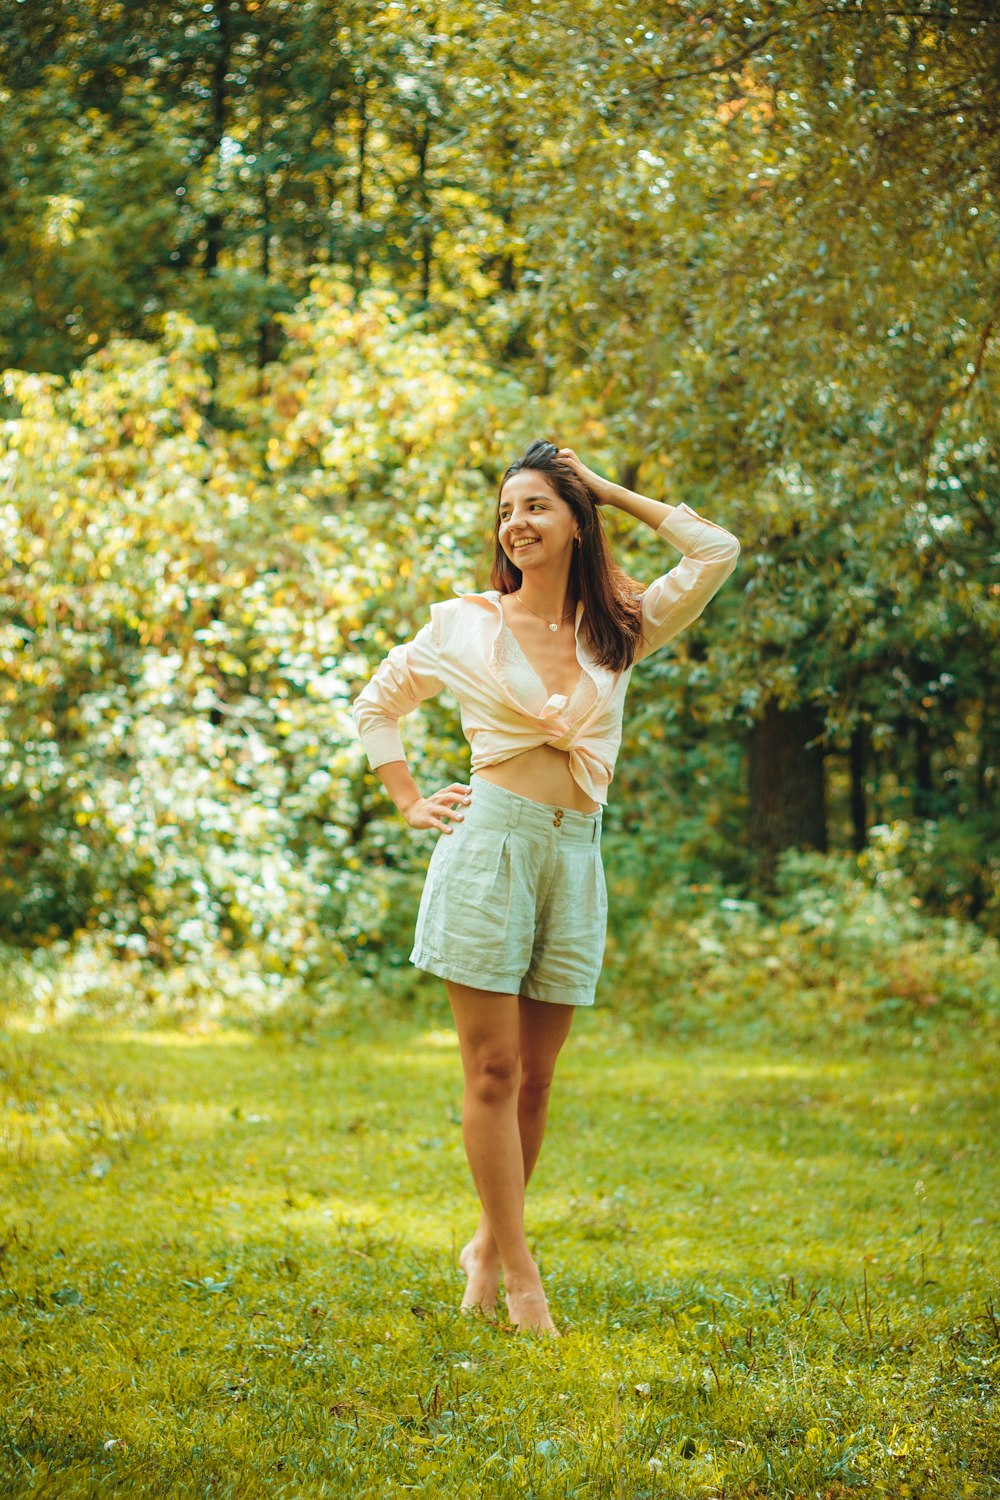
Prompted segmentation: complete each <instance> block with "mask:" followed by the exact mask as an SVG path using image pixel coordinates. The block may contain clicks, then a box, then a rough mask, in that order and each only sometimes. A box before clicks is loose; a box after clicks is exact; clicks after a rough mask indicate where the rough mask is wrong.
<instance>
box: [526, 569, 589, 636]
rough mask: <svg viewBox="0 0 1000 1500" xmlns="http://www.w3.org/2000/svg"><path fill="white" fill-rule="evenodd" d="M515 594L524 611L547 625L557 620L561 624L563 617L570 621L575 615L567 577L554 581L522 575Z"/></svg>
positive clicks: (573, 600) (571, 592) (574, 605)
mask: <svg viewBox="0 0 1000 1500" xmlns="http://www.w3.org/2000/svg"><path fill="white" fill-rule="evenodd" d="M516 593H517V599H518V602H519V603H520V604H521V605H522V606H523V607H524V608H525V609H527V610H529V611H531V613H532V614H535V615H540V616H541V617H542V619H544V620H545V621H546V622H547V623H549V624H552V623H553V622H554V621H557V620H558V621H560V622H562V620H563V618H564V617H565V616H569V618H571V619H572V617H573V615H574V613H575V609H576V599H575V597H574V594H573V589H572V585H571V584H570V580H569V577H568V576H567V577H565V578H563V579H559V580H555V579H552V578H535V577H531V578H525V577H524V576H523V574H522V576H521V586H520V588H519V589H517V591H516Z"/></svg>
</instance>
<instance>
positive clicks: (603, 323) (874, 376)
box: [0, 0, 1000, 984]
mask: <svg viewBox="0 0 1000 1500" xmlns="http://www.w3.org/2000/svg"><path fill="white" fill-rule="evenodd" d="M404 12H405V13H404ZM515 36H516V38H517V41H516V44H515V42H514V41H513V38H514V37H515ZM998 45H1000V29H998V28H997V27H996V26H995V25H994V24H993V23H992V22H989V21H987V20H986V19H984V18H982V17H980V16H978V15H977V14H975V13H972V12H969V13H967V14H966V13H963V14H957V13H956V14H951V13H950V12H949V13H948V14H947V15H944V14H941V15H938V14H937V13H930V12H926V13H925V12H923V11H920V10H915V11H913V12H900V13H899V14H895V13H894V14H893V15H891V16H883V15H881V14H876V13H875V11H874V10H873V9H872V8H871V7H868V8H865V7H857V6H839V7H827V8H825V9H824V8H821V9H820V10H818V11H815V12H810V13H809V14H808V15H806V14H804V13H803V12H802V9H801V7H800V6H797V5H796V4H794V3H793V0H780V3H777V4H775V5H774V6H772V7H770V8H769V10H768V12H767V14H766V15H764V14H763V13H761V12H760V11H754V10H753V8H751V9H750V10H749V11H748V10H747V7H746V6H745V5H739V6H737V5H734V4H730V3H723V4H721V5H720V6H716V7H713V9H712V12H711V14H704V13H702V12H701V11H697V12H695V11H692V10H691V8H690V7H688V6H685V5H674V6H669V7H666V8H665V9H664V10H663V13H662V14H659V15H657V17H656V18H655V20H651V18H650V17H649V16H648V15H647V14H646V13H645V12H644V11H643V12H641V13H640V11H638V10H637V9H636V8H635V7H634V6H630V5H623V6H622V5H620V6H617V7H614V8H612V10H611V11H610V12H608V10H607V7H604V6H599V5H597V3H596V0H585V3H583V4H582V5H581V4H579V3H577V0H573V3H572V4H569V3H567V0H555V3H554V5H551V6H546V7H543V8H542V13H540V11H539V8H538V7H537V6H534V5H527V4H523V5H522V4H515V5H514V7H513V9H511V7H510V5H509V4H505V5H503V6H501V5H500V4H499V3H497V0H485V3H483V4H479V5H477V6H476V7H474V8H470V7H468V6H467V5H465V4H462V3H457V0H456V3H453V4H448V5H445V6H443V7H442V6H439V5H434V6H430V7H428V6H425V5H422V4H420V5H416V6H413V7H408V8H406V7H400V6H398V5H394V4H391V3H384V4H383V3H380V4H376V5H364V6H360V5H357V4H354V3H349V4H346V5H342V6H340V7H338V9H337V11H336V13H335V14H334V12H332V11H331V10H330V8H329V7H328V6H325V5H323V4H322V3H320V0H295V3H292V0H268V3H267V4H266V5H262V4H258V3H257V0H238V3H237V0H232V3H229V0H227V3H225V4H218V5H216V4H210V5H201V4H197V5H196V4H188V3H186V0H185V3H180V4H179V5H177V6H175V7H173V8H172V9H171V10H170V12H169V14H168V13H167V12H165V11H164V12H161V11H159V10H157V9H156V8H155V7H154V8H152V9H149V10H148V11H146V12H143V13H142V14H141V15H140V14H138V13H134V12H133V10H132V9H131V8H129V7H121V6H111V7H108V6H105V5H100V6H99V5H97V4H96V3H93V0H85V3H81V4H79V5H76V6H74V7H73V9H72V13H67V12H66V9H65V7H62V6H56V5H54V4H51V3H49V0H32V3H31V5H17V6H14V7H9V8H8V13H6V14H5V15H4V16H3V17H2V18H0V103H2V105H3V108H2V109H0V218H2V221H3V235H2V241H0V256H2V260H3V276H2V277H0V351H2V357H0V363H2V364H9V365H10V367H11V368H10V369H9V370H7V371H6V373H5V376H4V384H3V392H4V403H5V404H4V416H5V418H6V420H5V421H4V423H3V427H2V432H0V483H2V485H3V497H4V499H3V506H2V509H0V672H2V676H0V813H2V814H3V817H2V821H0V853H2V854H3V856H4V858H3V864H2V867H0V931H4V932H6V933H7V934H8V935H9V936H11V937H13V938H14V939H16V940H17V941H18V942H20V943H26V944H31V945H34V944H39V943H43V942H45V941H48V940H50V939H52V938H54V937H61V938H66V939H71V938H72V936H73V934H75V933H81V932H94V931H97V930H101V931H104V932H106V933H107V934H109V936H110V939H111V941H112V942H113V944H114V945H115V946H116V947H117V949H118V951H119V952H121V953H135V954H137V955H145V956H149V957H151V958H152V959H154V960H156V961H159V962H160V963H162V964H163V965H164V966H166V967H169V966H170V965H171V964H172V963H175V962H179V961H183V959H184V958H185V957H191V958H193V957H194V956H196V955H197V954H199V953H201V952H202V951H203V950H204V948H205V947H206V945H213V944H219V945H221V946H222V947H223V948H228V949H229V950H230V952H231V953H233V954H239V953H240V952H243V951H246V950H253V951H255V952H256V953H257V954H258V955H259V956H260V961H261V965H262V967H263V968H264V969H265V970H267V971H269V972H270V971H273V972H274V973H276V974H281V975H287V974H298V975H300V976H302V977H308V978H309V980H310V982H313V983H315V984H320V983H322V982H324V981H323V976H325V975H328V974H329V973H330V972H331V970H332V969H335V968H336V967H337V966H338V965H342V964H344V963H345V962H348V961H350V962H353V963H356V964H357V965H358V966H359V967H360V968H361V969H362V970H363V971H366V972H368V973H372V972H374V967H375V964H376V962H377V960H378V959H379V958H384V959H387V960H388V961H389V963H390V966H395V967H398V966H399V964H400V959H399V954H400V951H401V949H402V947H403V945H404V943H405V941H406V939H405V929H406V917H407V913H408V910H409V909H410V908H409V907H408V906H407V902H409V901H412V892H413V889H414V888H415V887H414V877H415V876H416V875H417V874H418V873H419V869H420V867H421V864H422V862H423V860H424V858H425V856H426V853H427V846H426V844H425V843H422V842H421V841H415V840H413V839H412V838H411V837H410V835H409V833H408V832H407V831H406V830H405V829H404V828H403V826H402V825H401V823H400V821H399V820H398V819H395V818H392V817H387V816H386V811H387V805H386V802H385V798H384V796H383V795H382V792H381V789H380V786H379V783H378V781H377V778H374V777H372V776H371V775H370V774H369V773H368V772H367V770H366V768H365V766H364V763H363V759H362V757H361V756H360V752H359V747H358V746H357V744H356V742H355V740H354V737H353V731H352V728H351V726H350V724H349V722H348V720H347V715H346V708H347V704H348V701H349V699H350V697H351V696H352V695H353V693H354V691H356V689H357V688H358V687H359V686H360V683H361V681H362V680H363V679H364V678H365V677H366V676H367V674H368V672H369V671H370V670H371V668H372V667H373V666H374V665H375V663H376V662H377V660H378V659H379V658H380V657H381V656H382V655H384V653H385V651H386V650H387V649H388V647H389V646H391V645H392V644H393V643H395V642H396V641H398V640H400V639H403V638H405V637H406V636H407V635H409V634H411V633H412V632H413V630H414V629H415V628H416V627H417V626H419V624H420V623H422V621H423V620H424V618H426V609H427V606H428V604H429V603H430V602H431V601H432V600H433V599H435V598H440V597H443V596H447V595H448V594H449V593H450V592H451V590H452V589H454V588H468V587H482V586H484V585H485V582H486V577H485V567H486V556H485V543H486V538H487V531H488V520H487V518H488V511H489V507H490V504H491V501H492V496H493V492H494V488H495V485H496V482H497V480H498V479H499V477H500V475H501V474H502V472H503V470H504V469H505V467H506V465H507V463H508V462H509V461H510V459H511V458H512V457H513V456H514V455H515V454H516V452H517V451H519V449H520V448H521V446H522V445H523V443H524V442H525V441H526V440H527V439H529V438H532V437H535V436H538V435H539V434H542V433H545V434H549V435H555V436H558V437H560V439H561V440H565V441H569V442H570V443H571V445H572V446H574V447H576V448H577V449H578V450H579V451H580V452H581V453H583V454H584V455H585V457H586V458H587V460H588V462H589V463H591V464H592V465H593V466H594V467H596V468H598V469H600V470H601V471H602V472H605V473H607V474H608V476H609V477H615V478H618V477H621V476H626V478H627V481H628V483H629V484H630V487H631V486H636V487H639V488H640V489H642V490H644V491H645V492H646V493H650V494H657V495H663V496H664V497H666V498H668V499H670V500H682V499H683V500H686V501H688V502H689V503H691V504H692V505H694V506H695V508H698V509H700V510H701V511H702V513H703V514H705V515H706V516H707V517H709V518H710V519H716V520H718V521H720V522H721V523H723V524H725V525H727V526H729V527H730V528H731V529H733V530H734V531H735V532H736V533H737V534H738V535H739V537H740V539H741V542H742V545H743V552H742V557H741V562H740V569H739V572H738V574H737V576H736V578H735V580H734V582H733V584H732V585H731V586H730V587H727V589H726V590H724V592H723V593H722V594H721V595H720V597H719V599H718V600H717V601H713V604H712V607H711V610H710V611H709V612H708V613H707V615H706V617H705V619H704V620H700V621H698V622H696V624H695V626H694V627H692V628H691V630H689V631H688V632H686V633H685V635H684V637H683V639H682V640H680V641H678V642H677V643H676V644H675V645H672V646H671V647H670V648H669V649H668V650H665V651H664V652H662V653H658V654H657V656H656V657H654V658H653V659H651V660H650V661H649V662H648V663H644V664H643V666H642V667H641V668H640V669H639V670H638V671H637V673H636V675H635V678H634V680H633V687H632V689H631V694H630V700H629V705H628V716H627V721H626V730H625V739H624V741H623V746H622V753H621V758H620V765H619V769H618V772H617V776H616V781H615V783H614V787H613V793H612V795H613V798H615V799H618V800H619V801H620V804H621V807H622V819H623V821H622V824H621V826H622V828H623V830H625V829H626V828H627V829H628V830H629V831H630V832H631V833H632V834H633V836H634V838H635V844H634V849H635V851H636V855H635V857H636V859H637V860H640V861H641V864H642V867H643V868H644V869H646V870H647V871H648V872H649V873H648V877H647V878H649V879H653V880H655V881H656V882H657V884H658V885H659V884H661V883H662V879H663V878H665V877H667V876H668V875H669V871H668V870H667V869H666V867H665V865H664V862H663V861H662V860H661V859H660V856H659V853H658V850H659V849H661V848H664V847H668V848H670V850H671V853H672V855H674V856H675V857H677V858H679V860H680V865H679V866H678V867H677V868H676V875H677V876H678V877H679V879H680V881H681V883H687V884H702V883H709V884H711V883H716V882H720V881H721V883H722V885H723V886H724V888H725V889H726V890H727V891H733V892H735V893H736V895H737V898H738V899H742V898H751V897H752V898H754V899H759V898H760V892H759V891H757V890H756V889H755V888H754V886H753V871H754V869H755V858H754V856H755V855H756V853H757V852H758V851H756V850H754V849H750V848H748V847H747V840H746V836H745V833H744V829H745V828H746V826H747V824H748V821H750V820H749V819H748V816H747V814H748V811H750V812H752V811H753V809H748V808H747V799H746V790H745V788H744V786H743V784H742V781H743V774H744V773H743V764H742V761H743V756H744V753H745V749H746V746H745V743H744V741H745V740H746V739H748V738H750V737H752V735H753V734H754V731H755V729H756V727H757V726H758V725H759V723H760V721H761V719H762V717H763V715H764V713H765V710H766V709H767V708H768V706H769V705H771V706H773V705H777V706H778V707H779V708H780V709H788V710H793V709H796V708H798V707H800V706H803V705H809V706H812V707H813V708H815V710H816V711H817V713H818V715H819V716H820V722H821V725H822V729H821V732H820V734H819V736H818V743H819V746H820V748H821V749H822V750H823V751H825V752H826V755H827V758H828V763H829V765H830V766H831V767H832V768H833V771H837V770H838V769H839V766H840V764H841V762H842V761H843V762H845V763H846V762H847V758H848V756H849V755H855V754H861V753H862V752H863V753H864V755H865V756H866V757H867V759H866V760H865V764H864V767H863V769H861V770H857V769H855V770H854V771H853V772H852V775H853V776H854V778H855V783H856V784H855V785H854V786H853V787H852V788H851V790H852V791H853V792H854V793H855V796H854V799H853V801H852V805H851V808H850V812H849V813H848V811H847V808H846V806H845V801H846V799H845V798H844V797H843V794H841V795H842V801H841V806H840V807H839V808H838V809H836V810H835V813H834V815H833V830H832V833H833V836H832V838H831V847H833V848H834V849H837V848H844V847H849V846H855V845H859V844H860V843H861V842H863V841H866V840H870V839H876V840H877V839H878V837H879V835H878V834H877V833H875V832H873V830H877V829H880V828H882V827H883V826H884V827H898V826H902V825H903V824H905V825H906V826H907V828H908V829H909V830H910V834H909V835H908V845H907V848H908V850H909V853H906V852H904V853H901V855H900V859H901V861H902V865H903V866H904V867H905V868H906V869H907V870H908V873H909V876H910V880H911V886H912V891H913V894H914V895H916V896H917V897H918V899H919V900H921V901H922V902H923V903H924V906H925V908H926V909H928V910H930V911H933V912H937V913H948V914H952V915H965V916H968V917H971V918H974V919H975V920H976V921H977V922H978V923H979V924H980V925H981V926H982V927H984V928H985V929H987V930H988V931H991V932H993V933H994V934H996V933H1000V896H998V884H1000V877H998V874H997V865H996V856H995V852H994V851H995V848H996V844H997V826H996V823H997V810H996V787H997V779H998V770H997V764H998V752H1000V741H998V739H997V736H996V730H995V725H996V723H997V722H998V718H1000V716H998V707H1000V705H998V702H997V689H998V682H997V674H996V667H995V662H996V659H997V648H998V644H1000V592H998V589H1000V585H997V584H996V583H995V582H994V581H993V579H994V575H995V556H996V551H997V538H998V520H997V512H996V495H997V492H998V483H997V482H998V474H1000V434H998V429H997V420H996V413H997V411H998V410H1000V405H998V402H997V399H996V396H997V390H996V359H995V338H996V326H997V311H996V305H995V288H996V286H997V284H998V281H1000V265H998V249H997V247H998V245H1000V234H998V233H997V229H998V209H997V196H996V192H995V184H994V183H993V181H992V178H991V177H990V175H989V169H988V166H987V165H984V164H985V163H988V162H989V161H990V160H991V159H992V158H991V156H990V149H991V148H992V147H995V146H996V144H997V130H998V125H997V121H998V120H1000V99H998V96H997V83H996V80H997V78H998V77H1000V69H998V66H997V60H998V52H997V48H998ZM993 154H994V155H995V154H996V153H995V151H994V153H993ZM609 529H610V532H611V535H612V539H613V543H614V546H615V550H616V552H617V553H619V554H620V556H621V559H622V562H623V563H624V564H625V566H626V567H628V568H629V570H630V571H631V572H633V573H634V574H635V575H636V576H637V577H650V578H651V577H655V576H656V575H657V574H658V573H660V572H661V571H663V570H664V569H665V568H666V567H667V566H669V565H671V564H672V563H673V562H674V561H675V558H674V556H673V555H668V556H664V553H663V551H662V549H661V546H660V544H659V543H656V542H651V540H650V537H649V535H648V533H645V532H644V531H642V529H641V528H640V529H638V532H637V529H636V528H631V527H628V528H626V527H625V526H623V525H622V524H621V523H620V522H619V521H618V520H617V518H615V517H614V516H612V517H610V519H609ZM406 731H407V735H406V742H407V745H408V748H409V751H410V754H411V759H412V762H413V766H414V769H415V771H416V772H417V774H418V777H419V779H420V780H422V781H423V780H426V781H427V783H428V784H431V785H432V784H434V783H435V782H440V781H442V780H445V779H447V780H451V779H455V778H461V777H462V776H464V774H465V756H464V750H463V749H462V747H461V744H460V740H459V736H458V729H457V716H456V713H455V705H454V704H451V703H448V702H447V701H441V702H437V703H434V704H431V705H428V707H427V709H426V711H425V712H422V713H420V714H418V715H415V716H414V718H413V719H412V720H410V721H409V722H408V724H407V726H406ZM833 771H831V776H832V775H833ZM778 790H779V791H780V789H778ZM865 798H867V799H868V805H865V800H864V799H865ZM817 878H819V879H822V878H823V877H820V876H818V877H817Z"/></svg>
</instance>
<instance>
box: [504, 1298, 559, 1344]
mask: <svg viewBox="0 0 1000 1500" xmlns="http://www.w3.org/2000/svg"><path fill="white" fill-rule="evenodd" d="M504 1296H505V1297H506V1301H507V1313H508V1316H509V1318H510V1321H511V1322H512V1323H513V1324H514V1327H515V1328H519V1329H523V1330H525V1331H528V1330H530V1331H532V1332H534V1333H547V1334H551V1335H552V1336H553V1337H555V1338H561V1337H562V1334H561V1333H560V1332H559V1330H558V1328H557V1327H556V1325H555V1324H554V1323H553V1321H552V1318H551V1316H550V1315H549V1305H548V1302H547V1301H546V1300H545V1293H544V1291H543V1290H542V1288H541V1287H540V1286H538V1287H530V1286H529V1287H527V1288H523V1289H521V1290H520V1291H513V1290H511V1291H507V1292H505V1293H504Z"/></svg>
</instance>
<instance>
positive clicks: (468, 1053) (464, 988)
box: [444, 979, 521, 1075]
mask: <svg viewBox="0 0 1000 1500" xmlns="http://www.w3.org/2000/svg"><path fill="white" fill-rule="evenodd" d="M444 985H445V989H446V990H447V992H448V1001H449V1003H450V1005H451V1013H452V1015H453V1016H454V1018H455V1029H456V1031H457V1032H458V1045H459V1049H460V1051H461V1054H462V1066H463V1068H464V1070H465V1072H466V1074H467V1075H468V1074H470V1073H481V1072H483V1071H493V1072H503V1071H509V1072H510V1073H511V1074H514V1073H516V1071H517V1068H518V1061H519V1057H520V1050H521V1041H520V1031H521V1013H520V1006H519V1003H518V996H517V995H514V994H511V995H505V994H501V993H499V992H498V991H497V990H480V989H476V988H475V987H474V986H473V985H469V984H459V983H458V982H457V980H454V979H446V980H445V982H444Z"/></svg>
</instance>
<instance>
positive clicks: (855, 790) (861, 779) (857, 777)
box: [851, 721, 868, 854]
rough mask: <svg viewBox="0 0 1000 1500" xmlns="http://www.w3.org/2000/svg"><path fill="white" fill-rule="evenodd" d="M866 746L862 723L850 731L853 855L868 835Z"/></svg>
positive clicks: (866, 736) (863, 844) (865, 732)
mask: <svg viewBox="0 0 1000 1500" xmlns="http://www.w3.org/2000/svg"><path fill="white" fill-rule="evenodd" d="M867 745H868V731H867V729H866V727H865V724H864V722H863V721H862V722H861V723H858V724H856V725H855V726H854V729H853V730H852V731H851V832H852V846H853V849H854V852H855V854H860V853H861V851H862V849H863V848H864V847H865V844H866V842H867V835H868V808H867V801H868V798H867V793H866V791H865V751H866V749H867Z"/></svg>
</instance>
